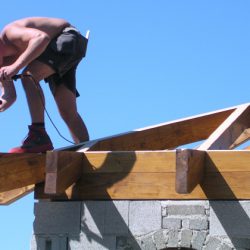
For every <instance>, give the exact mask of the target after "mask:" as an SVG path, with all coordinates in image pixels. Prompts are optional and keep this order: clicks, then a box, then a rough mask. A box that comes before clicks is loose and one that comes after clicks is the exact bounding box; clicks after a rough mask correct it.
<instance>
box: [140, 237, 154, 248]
mask: <svg viewBox="0 0 250 250" xmlns="http://www.w3.org/2000/svg"><path fill="white" fill-rule="evenodd" d="M141 249H142V250H156V246H155V244H154V241H153V237H152V235H150V236H145V237H142V238H141Z"/></svg>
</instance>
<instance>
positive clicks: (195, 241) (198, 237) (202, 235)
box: [191, 231, 207, 250]
mask: <svg viewBox="0 0 250 250" xmlns="http://www.w3.org/2000/svg"><path fill="white" fill-rule="evenodd" d="M206 236H207V232H206V231H194V232H193V237H192V241H191V245H192V248H194V249H197V250H201V249H202V247H203V245H204V243H205V240H206Z"/></svg>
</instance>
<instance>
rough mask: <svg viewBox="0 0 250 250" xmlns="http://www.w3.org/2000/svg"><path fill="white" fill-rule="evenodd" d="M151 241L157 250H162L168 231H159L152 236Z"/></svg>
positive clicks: (165, 245) (164, 246)
mask: <svg viewBox="0 0 250 250" xmlns="http://www.w3.org/2000/svg"><path fill="white" fill-rule="evenodd" d="M153 239H154V242H155V245H156V248H157V249H164V248H166V247H167V242H168V230H159V231H157V232H155V233H154V234H153Z"/></svg>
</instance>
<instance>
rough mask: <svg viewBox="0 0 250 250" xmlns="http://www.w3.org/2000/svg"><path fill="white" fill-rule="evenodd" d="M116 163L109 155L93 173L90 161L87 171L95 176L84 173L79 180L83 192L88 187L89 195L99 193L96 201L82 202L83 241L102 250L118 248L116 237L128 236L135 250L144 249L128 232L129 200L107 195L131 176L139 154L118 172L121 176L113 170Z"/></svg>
mask: <svg viewBox="0 0 250 250" xmlns="http://www.w3.org/2000/svg"><path fill="white" fill-rule="evenodd" d="M86 160H87V159H86ZM113 161H114V159H113V158H112V157H110V155H109V154H107V157H106V159H105V161H104V162H103V164H102V166H101V167H99V168H98V169H96V170H93V169H94V167H93V166H92V165H91V163H90V162H89V164H87V165H89V169H88V170H87V172H92V173H89V174H84V176H83V178H82V179H80V180H79V182H80V183H81V184H80V185H79V186H80V187H81V188H82V189H85V188H86V189H87V190H88V191H89V192H90V196H91V191H93V190H94V192H95V193H98V194H99V197H97V198H96V200H95V201H85V202H82V209H81V211H82V214H81V233H82V235H81V237H84V239H83V241H84V242H86V241H87V242H88V243H89V247H90V248H89V249H95V248H94V247H96V248H98V247H100V246H102V247H103V249H115V248H116V236H119V235H127V236H128V237H129V238H130V241H131V243H132V246H133V249H135V250H136V249H141V248H140V246H139V244H138V243H137V241H136V239H135V238H134V236H133V235H132V233H131V231H130V229H129V225H128V223H129V218H128V217H129V201H112V199H111V197H110V195H109V193H108V188H110V187H111V186H112V185H113V184H114V183H117V182H119V181H121V180H122V179H124V178H125V177H126V176H127V175H128V174H129V172H130V171H131V169H132V168H133V166H134V163H135V162H136V154H135V153H134V154H132V155H131V157H130V159H129V161H127V162H126V164H124V165H123V166H121V168H122V169H120V170H119V173H114V169H111V168H112V165H114V164H111V163H112V162H113ZM110 166H111V167H110ZM119 166H120V165H119ZM79 186H78V188H77V189H75V190H74V189H73V192H72V195H73V197H74V194H76V193H77V192H79ZM85 192H86V190H85ZM107 200H108V201H107ZM118 209H119V210H118ZM85 247H86V246H85ZM84 249H85V248H84ZM86 249H87V248H86ZM98 249H99V248H98Z"/></svg>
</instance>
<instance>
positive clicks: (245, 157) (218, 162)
mask: <svg viewBox="0 0 250 250" xmlns="http://www.w3.org/2000/svg"><path fill="white" fill-rule="evenodd" d="M249 162H250V151H247V150H207V151H206V161H205V167H206V170H205V171H206V172H207V173H209V172H228V173H232V174H233V173H234V172H249V171H250V164H249Z"/></svg>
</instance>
